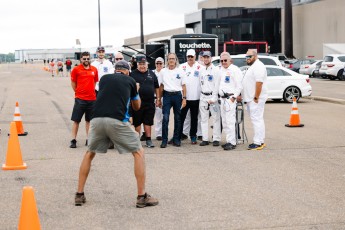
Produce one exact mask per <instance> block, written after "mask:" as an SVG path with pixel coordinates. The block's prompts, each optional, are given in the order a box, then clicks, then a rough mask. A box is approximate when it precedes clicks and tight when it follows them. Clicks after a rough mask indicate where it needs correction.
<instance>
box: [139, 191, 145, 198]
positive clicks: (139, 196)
mask: <svg viewBox="0 0 345 230" xmlns="http://www.w3.org/2000/svg"><path fill="white" fill-rule="evenodd" d="M146 196H147V195H146V192H145V194H144V195H138V198H140V197H145V198H146Z"/></svg>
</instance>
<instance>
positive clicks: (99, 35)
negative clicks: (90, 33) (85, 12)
mask: <svg viewBox="0 0 345 230" xmlns="http://www.w3.org/2000/svg"><path fill="white" fill-rule="evenodd" d="M99 1H100V0H98V45H99V46H101V44H102V42H101V6H100V2H99Z"/></svg>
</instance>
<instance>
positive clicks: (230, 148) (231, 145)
mask: <svg viewBox="0 0 345 230" xmlns="http://www.w3.org/2000/svg"><path fill="white" fill-rule="evenodd" d="M235 148H236V145H233V144H231V143H226V144H225V146H224V150H233V149H235Z"/></svg>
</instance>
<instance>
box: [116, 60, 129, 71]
mask: <svg viewBox="0 0 345 230" xmlns="http://www.w3.org/2000/svg"><path fill="white" fill-rule="evenodd" d="M115 69H128V70H129V64H128V62H127V61H125V60H121V61H118V62H116V63H115Z"/></svg>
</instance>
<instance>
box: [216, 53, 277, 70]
mask: <svg viewBox="0 0 345 230" xmlns="http://www.w3.org/2000/svg"><path fill="white" fill-rule="evenodd" d="M258 58H259V59H260V61H262V63H264V64H265V65H276V66H282V64H281V63H280V61H279V60H278V58H277V57H271V56H267V55H258ZM231 59H232V60H233V63H234V65H236V66H238V67H242V66H246V65H247V62H246V55H245V54H238V55H231ZM212 63H213V64H214V65H215V66H218V65H219V63H220V58H219V56H218V57H213V58H212Z"/></svg>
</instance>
